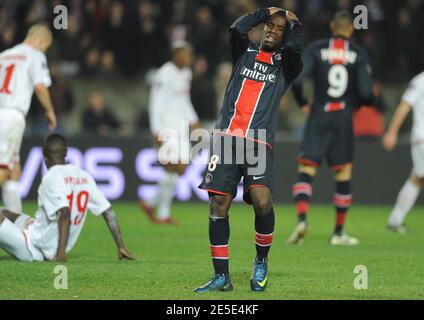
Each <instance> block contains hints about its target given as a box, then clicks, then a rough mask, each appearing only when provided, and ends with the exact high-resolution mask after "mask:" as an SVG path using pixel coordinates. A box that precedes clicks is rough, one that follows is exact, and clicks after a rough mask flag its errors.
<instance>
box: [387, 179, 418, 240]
mask: <svg viewBox="0 0 424 320" xmlns="http://www.w3.org/2000/svg"><path fill="white" fill-rule="evenodd" d="M423 186H424V178H419V177H417V176H416V175H415V174H414V173H412V174H411V176H410V177H409V178H408V180H406V182H405V184H404V185H403V187H402V189H401V190H400V191H399V194H398V196H397V199H396V203H395V206H394V207H393V210H392V212H391V214H390V216H389V220H388V222H387V226H388V228H389V230H392V231H395V232H398V233H406V232H407V229H406V227H405V225H404V221H405V217H406V215H407V214H408V212H409V211H410V210H411V209H412V207H413V206H414V204H415V202H416V200H417V198H418V196H419V194H420V191H421V189H422V187H423Z"/></svg>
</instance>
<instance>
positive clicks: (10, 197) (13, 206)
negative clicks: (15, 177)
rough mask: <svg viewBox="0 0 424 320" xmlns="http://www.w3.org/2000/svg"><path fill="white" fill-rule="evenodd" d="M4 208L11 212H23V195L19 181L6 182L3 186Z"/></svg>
mask: <svg viewBox="0 0 424 320" xmlns="http://www.w3.org/2000/svg"><path fill="white" fill-rule="evenodd" d="M2 196H3V203H4V206H5V207H6V208H7V209H9V210H10V211H14V212H22V201H21V195H20V194H19V182H18V181H10V180H9V181H6V182H5V183H4V184H3V186H2Z"/></svg>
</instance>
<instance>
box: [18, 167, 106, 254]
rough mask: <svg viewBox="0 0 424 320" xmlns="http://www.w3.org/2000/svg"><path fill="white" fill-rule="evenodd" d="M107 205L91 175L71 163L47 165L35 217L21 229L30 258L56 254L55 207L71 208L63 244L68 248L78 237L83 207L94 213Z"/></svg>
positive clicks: (57, 232) (69, 248) (103, 209)
mask: <svg viewBox="0 0 424 320" xmlns="http://www.w3.org/2000/svg"><path fill="white" fill-rule="evenodd" d="M110 206H111V205H110V203H109V201H108V200H107V199H106V198H105V196H104V195H103V194H102V192H101V191H100V190H99V189H98V187H97V185H96V183H95V181H94V179H93V178H92V177H91V176H90V174H88V173H87V172H85V171H84V170H82V169H80V168H78V167H76V166H74V165H72V164H66V165H55V166H53V167H52V168H50V169H49V171H48V173H47V174H46V175H45V176H44V178H43V180H42V182H41V185H40V187H39V189H38V211H37V213H36V215H35V221H34V223H33V224H31V225H30V226H29V227H28V229H27V230H25V231H24V232H25V233H26V236H27V238H28V248H29V250H30V252H31V254H32V256H33V257H34V260H37V261H42V260H52V259H53V258H54V257H55V255H56V251H57V246H58V241H59V226H58V220H59V217H58V214H57V212H58V210H59V209H61V208H64V207H68V208H69V210H70V212H71V226H70V231H69V238H68V244H67V246H66V252H68V251H70V250H71V249H72V247H73V246H74V245H75V243H76V242H77V240H78V237H79V235H80V233H81V230H82V227H83V225H84V222H85V218H86V212H87V210H89V211H90V212H91V213H92V214H93V215H95V216H98V215H100V214H102V213H103V212H104V211H106V210H107V209H109V208H110Z"/></svg>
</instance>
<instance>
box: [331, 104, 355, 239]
mask: <svg viewBox="0 0 424 320" xmlns="http://www.w3.org/2000/svg"><path fill="white" fill-rule="evenodd" d="M333 127H334V131H333V132H332V133H333V141H332V143H331V145H330V148H329V150H328V153H327V162H328V164H329V165H330V167H331V169H332V170H333V172H334V182H335V192H334V196H333V204H334V207H335V212H336V219H335V220H336V221H335V227H334V230H333V234H332V236H331V238H330V244H331V245H348V246H350V245H356V244H358V243H359V240H358V239H357V238H354V237H351V236H349V235H347V234H346V233H345V232H344V226H345V223H346V217H347V213H348V211H349V208H350V206H351V204H352V190H351V189H352V187H351V184H352V183H351V180H352V162H353V154H354V136H353V128H352V120H351V114H350V113H349V112H344V111H341V112H338V113H337V114H335V115H334V126H333Z"/></svg>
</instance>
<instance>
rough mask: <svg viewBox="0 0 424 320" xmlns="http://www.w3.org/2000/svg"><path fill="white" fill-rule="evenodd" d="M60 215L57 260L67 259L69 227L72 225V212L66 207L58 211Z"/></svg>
mask: <svg viewBox="0 0 424 320" xmlns="http://www.w3.org/2000/svg"><path fill="white" fill-rule="evenodd" d="M58 215H59V222H58V226H59V242H58V245H57V251H56V257H55V261H66V245H67V244H68V238H69V228H70V226H71V213H70V212H69V208H68V207H65V208H62V209H60V210H59V211H58Z"/></svg>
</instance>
